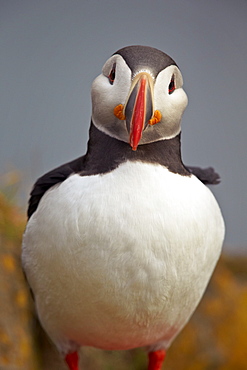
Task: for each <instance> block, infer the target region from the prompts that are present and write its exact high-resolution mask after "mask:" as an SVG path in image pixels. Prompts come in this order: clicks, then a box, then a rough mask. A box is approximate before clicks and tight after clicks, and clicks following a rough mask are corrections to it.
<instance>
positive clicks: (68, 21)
mask: <svg viewBox="0 0 247 370" xmlns="http://www.w3.org/2000/svg"><path fill="white" fill-rule="evenodd" d="M133 44H142V45H149V46H153V47H157V48H159V49H161V50H163V51H164V52H166V53H168V54H169V55H171V56H172V57H173V58H174V59H175V61H176V62H177V64H178V65H179V66H180V69H181V70H182V73H183V77H184V87H185V90H186V92H187V94H188V96H189V106H188V108H187V109H186V112H185V114H184V118H183V122H182V130H183V135H182V151H183V160H184V162H185V163H186V164H190V165H199V166H209V165H211V166H213V167H214V168H215V169H216V170H217V171H218V172H219V173H220V174H221V178H222V183H221V185H219V186H217V187H212V190H213V192H214V193H215V194H216V197H217V199H218V201H219V203H220V205H221V208H222V211H223V214H224V217H225V221H226V225H227V235H226V243H225V244H226V246H225V248H226V250H231V251H240V250H244V249H245V250H247V237H246V234H247V233H246V229H247V224H246V220H247V195H246V187H247V176H246V173H247V161H246V157H247V151H246V139H247V122H246V116H247V1H246V0H235V1H232V0H217V1H206V0H205V1H198V0H158V1H151V0H150V1H143V0H142V1H141V0H140V1H138V0H131V1H126V0H118V1H116V0H115V1H113V0H108V1H95V0H90V1H83V0H81V1H79V0H42V1H38V0H22V1H19V0H0V74H1V84H0V109H1V135H0V138H1V144H0V170H1V173H4V172H5V171H7V170H8V168H9V166H10V165H11V166H14V167H15V168H17V169H20V170H21V171H23V173H24V175H25V176H24V177H25V183H26V184H27V186H28V187H30V186H31V184H32V183H33V182H34V181H35V180H36V178H37V177H38V176H40V175H41V174H43V173H44V172H46V171H48V170H49V169H52V168H54V167H55V166H58V165H59V164H62V163H64V162H66V161H69V160H71V159H73V158H76V157H78V156H80V155H82V154H83V153H84V152H85V149H86V142H87V139H88V127H89V122H90V114H91V100H90V88H91V83H92V81H93V79H94V78H95V77H96V76H97V75H98V74H99V73H100V71H101V68H102V66H103V64H104V62H105V60H106V59H108V57H109V56H110V55H111V54H112V53H113V52H114V51H116V50H117V49H119V48H121V47H123V46H126V45H133ZM28 190H29V188H28Z"/></svg>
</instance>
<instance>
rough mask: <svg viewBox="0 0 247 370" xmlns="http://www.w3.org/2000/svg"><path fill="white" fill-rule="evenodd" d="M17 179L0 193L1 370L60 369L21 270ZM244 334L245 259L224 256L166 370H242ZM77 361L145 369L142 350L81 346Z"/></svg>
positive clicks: (93, 367) (88, 369)
mask: <svg viewBox="0 0 247 370" xmlns="http://www.w3.org/2000/svg"><path fill="white" fill-rule="evenodd" d="M15 176H16V177H15ZM18 178H19V176H18V174H17V175H15V174H11V175H8V177H7V176H6V179H5V180H6V181H5V186H2V190H3V191H2V192H1V193H0V267H1V268H0V297H1V300H0V369H1V370H5V369H6V370H20V369H23V370H51V369H55V370H56V369H61V370H63V369H66V367H65V366H64V363H63V361H62V359H61V358H60V356H59V355H58V353H57V351H56V349H55V348H54V346H53V345H52V344H51V343H50V341H49V339H48V338H47V336H46V334H45V333H44V332H43V330H42V329H41V327H40V325H39V324H38V321H37V320H36V318H35V313H34V309H33V303H32V300H31V299H30V294H29V289H28V287H27V284H26V282H25V279H24V276H23V273H22V269H21V263H20V252H21V238H22V233H23V231H24V228H25V223H26V216H25V215H24V213H23V211H21V210H20V209H18V207H17V206H16V205H15V203H16V202H15V197H16V192H17V189H18ZM10 180H11V181H10ZM130 330H131V328H130ZM246 333H247V257H244V256H242V257H236V256H235V257H229V256H223V257H222V258H221V259H220V262H219V263H218V266H217V268H216V271H215V273H214V275H213V278H212V280H211V282H210V284H209V287H208V289H207V291H206V294H205V296H204V299H203V300H202V302H201V303H200V305H199V307H198V309H197V310H196V312H195V314H194V315H193V317H192V319H191V320H190V322H189V324H188V325H187V326H186V327H185V329H184V330H183V331H182V333H181V334H180V335H179V336H178V337H177V339H176V340H175V342H174V344H173V345H172V346H171V348H170V349H169V351H168V354H167V358H166V361H165V366H164V368H165V369H169V370H185V369H186V370H188V369H189V370H202V369H203V370H216V369H217V370H223V369H224V370H246V369H247V365H246ZM80 357H81V369H83V370H97V369H99V370H126V369H128V370H132V369H133V370H144V369H146V368H147V356H146V354H145V351H144V350H143V349H136V350H132V351H115V352H112V351H101V350H96V349H92V348H84V349H82V351H81V356H80Z"/></svg>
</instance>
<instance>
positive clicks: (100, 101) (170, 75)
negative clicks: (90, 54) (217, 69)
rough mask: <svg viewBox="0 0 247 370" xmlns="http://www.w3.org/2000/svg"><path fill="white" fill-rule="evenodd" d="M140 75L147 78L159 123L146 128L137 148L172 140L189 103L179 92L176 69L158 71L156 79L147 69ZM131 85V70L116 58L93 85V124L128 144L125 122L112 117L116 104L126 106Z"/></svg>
mask: <svg viewBox="0 0 247 370" xmlns="http://www.w3.org/2000/svg"><path fill="white" fill-rule="evenodd" d="M143 71H145V73H147V74H148V75H150V79H149V80H150V81H151V84H152V86H151V92H152V104H153V111H156V110H158V111H159V112H160V113H161V120H160V122H158V123H156V124H154V125H153V126H151V125H149V124H148V125H147V127H146V128H145V129H144V131H143V132H142V137H141V139H140V143H139V144H147V143H150V142H154V141H158V140H162V139H170V138H172V137H175V136H176V135H177V134H178V133H179V132H180V130H181V125H180V122H181V118H182V114H183V112H184V110H185V108H186V106H187V103H188V99H187V95H186V93H185V91H184V90H183V88H182V86H183V78H182V75H181V72H180V70H179V69H178V67H177V66H175V65H170V66H168V67H167V68H165V69H164V70H162V71H160V72H159V74H158V75H157V77H156V78H154V77H153V75H152V73H151V72H149V68H148V66H147V67H146V68H141V69H140V71H138V72H143ZM138 72H137V73H135V76H136V75H137V74H138ZM135 76H134V77H135ZM132 82H133V76H132V73H131V70H130V68H129V67H128V65H127V64H126V62H125V61H124V59H123V58H122V56H121V55H118V54H116V55H113V56H112V57H111V58H109V59H108V60H107V62H106V63H105V65H104V66H103V69H102V73H101V74H100V75H99V76H98V77H97V78H96V79H95V80H94V82H93V84H92V105H93V110H92V120H93V123H94V124H95V126H96V127H97V128H98V129H99V130H101V131H103V132H104V133H106V134H107V135H109V136H112V137H114V138H116V139H118V140H121V141H124V142H127V143H128V142H129V140H130V134H129V132H128V129H127V126H126V121H125V120H124V119H123V120H120V119H118V118H117V117H115V115H114V108H115V107H116V106H118V105H119V104H123V106H124V107H125V106H126V104H127V101H128V99H129V96H130V92H131V91H132ZM174 87H175V88H174ZM150 118H151V117H150Z"/></svg>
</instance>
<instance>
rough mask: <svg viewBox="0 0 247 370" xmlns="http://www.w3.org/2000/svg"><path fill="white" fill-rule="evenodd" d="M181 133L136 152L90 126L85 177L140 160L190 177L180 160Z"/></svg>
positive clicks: (145, 146)
mask: <svg viewBox="0 0 247 370" xmlns="http://www.w3.org/2000/svg"><path fill="white" fill-rule="evenodd" d="M180 147H181V144H180V134H179V135H177V136H176V137H174V138H172V139H169V140H161V141H156V142H154V143H150V144H145V145H139V146H138V148H137V150H136V151H133V150H132V149H131V147H130V145H129V144H127V143H124V142H123V141H119V140H117V139H114V138H112V137H110V136H108V135H106V134H104V133H103V132H102V131H100V130H98V129H97V128H96V127H95V126H94V124H93V123H91V127H90V131H89V141H88V150H87V153H86V155H85V157H84V170H83V171H82V173H83V175H85V174H87V173H88V174H98V173H106V172H109V171H112V170H114V169H115V168H116V167H118V166H119V165H120V164H121V163H123V162H126V161H141V162H145V163H154V164H160V165H162V166H165V167H167V168H168V169H169V171H171V172H173V173H178V174H180V175H183V176H189V175H190V173H189V172H188V171H187V170H186V168H185V167H184V165H183V162H182V159H181V150H180Z"/></svg>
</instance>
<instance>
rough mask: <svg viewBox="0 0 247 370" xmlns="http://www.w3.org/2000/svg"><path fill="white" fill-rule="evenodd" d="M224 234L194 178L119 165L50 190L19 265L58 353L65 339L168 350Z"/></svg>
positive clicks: (211, 200)
mask: <svg viewBox="0 0 247 370" xmlns="http://www.w3.org/2000/svg"><path fill="white" fill-rule="evenodd" d="M223 237H224V223H223V219H222V216H221V212H220V210H219V207H218V205H217V203H216V201H215V199H214V197H213V195H212V193H211V192H210V190H209V189H208V188H206V187H205V186H204V185H203V184H202V183H201V182H200V181H199V180H198V179H197V178H195V177H194V176H192V177H184V176H180V175H177V174H173V173H170V172H169V171H168V170H167V169H165V168H164V167H162V166H159V165H157V166H154V165H151V164H143V163H130V162H127V163H125V164H122V165H120V166H119V167H118V168H117V169H116V170H114V171H112V172H110V173H107V174H104V175H95V176H85V177H80V176H79V175H72V176H71V177H69V178H68V179H67V180H66V181H64V182H63V183H62V184H60V185H58V186H56V187H54V188H53V189H51V190H49V191H48V192H47V193H46V194H45V195H44V196H43V198H42V200H41V202H40V204H39V207H38V209H37V211H36V212H35V213H34V215H33V216H32V217H31V219H30V221H29V223H28V225H27V229H26V232H25V235H24V241H23V264H24V268H25V271H26V274H27V277H28V280H29V283H30V285H31V287H32V289H33V291H34V294H35V297H36V306H37V311H38V314H39V317H40V320H41V322H42V324H43V326H44V328H45V329H46V331H47V332H48V334H49V335H50V336H51V337H52V338H53V340H54V341H55V343H56V344H57V345H58V347H61V346H63V342H64V341H66V340H67V339H69V340H71V341H73V342H76V343H78V344H81V345H92V346H95V347H99V348H105V349H127V348H134V347H138V346H145V345H150V344H154V343H156V342H160V341H163V342H164V343H166V344H167V346H168V345H169V343H170V342H171V340H172V339H173V337H174V336H175V335H176V333H177V332H178V331H179V330H180V329H181V328H182V327H183V326H184V324H185V323H186V322H187V320H188V319H189V317H190V315H191V314H192V313H193V311H194V309H195V307H196V306H197V304H198V302H199V300H200V298H201V296H202V294H203V292H204V290H205V287H206V285H207V283H208V280H209V278H210V276H211V273H212V271H213V269H214V267H215V264H216V262H217V259H218V257H219V254H220V250H221V246H222V242H223ZM66 338H67V339H66Z"/></svg>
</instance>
